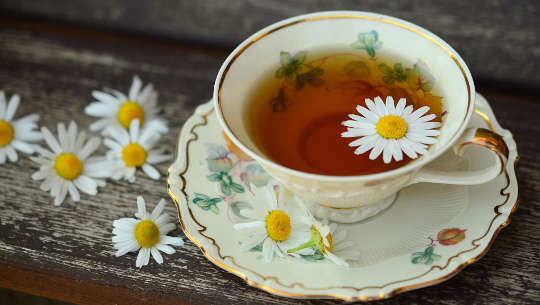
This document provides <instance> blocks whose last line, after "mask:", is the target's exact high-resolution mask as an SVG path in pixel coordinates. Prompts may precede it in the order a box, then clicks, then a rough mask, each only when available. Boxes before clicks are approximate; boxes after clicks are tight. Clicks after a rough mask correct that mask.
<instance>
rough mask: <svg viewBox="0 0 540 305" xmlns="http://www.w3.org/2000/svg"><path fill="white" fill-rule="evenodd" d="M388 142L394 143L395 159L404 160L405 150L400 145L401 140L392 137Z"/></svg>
mask: <svg viewBox="0 0 540 305" xmlns="http://www.w3.org/2000/svg"><path fill="white" fill-rule="evenodd" d="M388 144H390V145H392V151H393V156H394V160H396V161H401V160H403V152H402V151H401V146H400V145H399V142H398V141H397V140H396V139H392V140H390V142H389V143H388Z"/></svg>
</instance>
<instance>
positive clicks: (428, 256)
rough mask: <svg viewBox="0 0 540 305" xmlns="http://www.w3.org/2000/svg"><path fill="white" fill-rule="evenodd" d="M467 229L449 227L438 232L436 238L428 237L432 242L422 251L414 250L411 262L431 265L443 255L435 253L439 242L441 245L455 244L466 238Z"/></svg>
mask: <svg viewBox="0 0 540 305" xmlns="http://www.w3.org/2000/svg"><path fill="white" fill-rule="evenodd" d="M465 231H467V230H466V229H459V228H449V229H444V230H441V231H440V232H439V233H438V234H437V238H436V239H433V238H431V237H428V239H429V240H430V243H429V244H428V245H427V247H426V249H425V250H424V251H422V252H414V253H413V254H412V257H411V262H412V263H413V264H424V265H431V264H433V262H435V261H438V260H440V259H441V258H442V256H441V255H439V254H436V253H435V247H436V246H437V243H438V244H439V245H441V246H451V245H455V244H457V243H459V242H461V241H462V240H464V239H465Z"/></svg>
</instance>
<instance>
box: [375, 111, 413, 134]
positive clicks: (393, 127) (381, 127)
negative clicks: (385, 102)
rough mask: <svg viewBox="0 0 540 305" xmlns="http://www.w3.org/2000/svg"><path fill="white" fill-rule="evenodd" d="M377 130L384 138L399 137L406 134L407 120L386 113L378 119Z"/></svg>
mask: <svg viewBox="0 0 540 305" xmlns="http://www.w3.org/2000/svg"><path fill="white" fill-rule="evenodd" d="M375 127H376V128H377V132H378V133H379V134H380V135H381V137H383V138H386V139H401V138H403V137H404V136H405V135H406V134H407V122H405V120H404V119H403V118H401V117H399V116H397V115H386V116H383V117H382V118H380V119H379V121H378V122H377V125H376V126H375Z"/></svg>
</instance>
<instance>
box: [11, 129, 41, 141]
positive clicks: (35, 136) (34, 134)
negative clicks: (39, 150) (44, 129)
mask: <svg viewBox="0 0 540 305" xmlns="http://www.w3.org/2000/svg"><path fill="white" fill-rule="evenodd" d="M15 136H16V138H17V139H20V140H23V141H29V142H36V141H41V140H43V134H42V133H41V132H39V131H26V132H24V133H22V134H19V135H15Z"/></svg>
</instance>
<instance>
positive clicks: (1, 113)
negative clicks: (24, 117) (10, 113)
mask: <svg viewBox="0 0 540 305" xmlns="http://www.w3.org/2000/svg"><path fill="white" fill-rule="evenodd" d="M5 115H6V95H5V94H4V91H1V90H0V119H1V120H5V119H6V117H5Z"/></svg>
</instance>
